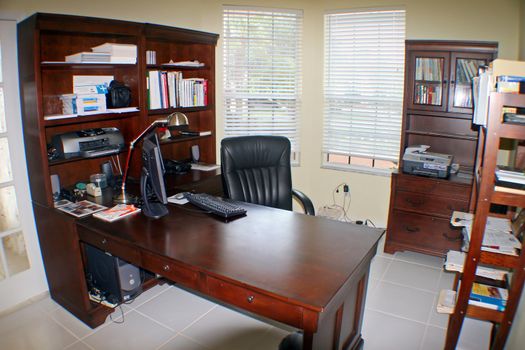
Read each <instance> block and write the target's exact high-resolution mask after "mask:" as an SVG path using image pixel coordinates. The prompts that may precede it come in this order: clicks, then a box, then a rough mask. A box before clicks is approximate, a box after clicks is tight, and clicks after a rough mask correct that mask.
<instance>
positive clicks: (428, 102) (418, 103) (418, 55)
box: [407, 51, 450, 111]
mask: <svg viewBox="0 0 525 350" xmlns="http://www.w3.org/2000/svg"><path fill="white" fill-rule="evenodd" d="M449 57H450V56H449V55H448V54H447V53H442V52H428V51H427V52H421V51H419V52H417V51H416V52H412V53H411V57H410V62H411V66H410V67H407V68H408V69H409V77H410V79H409V81H408V83H409V85H410V89H409V90H408V92H409V95H410V96H408V101H409V104H408V108H409V109H416V110H430V111H445V110H446V108H447V87H448V82H447V81H448V75H449V71H448V66H449V62H448V61H449Z"/></svg>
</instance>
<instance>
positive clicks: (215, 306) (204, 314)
mask: <svg viewBox="0 0 525 350" xmlns="http://www.w3.org/2000/svg"><path fill="white" fill-rule="evenodd" d="M215 308H217V305H213V307H212V308H211V309H209V310H208V311H206V312H205V313H203V314H202V315H201V316H200V317H197V318H196V319H195V320H194V321H193V322H191V323H190V324H189V325H187V326H186V327H184V328H183V329H181V330H180V331H179V333H181V334H182V332H184V331H185V330H187V329H188V328H190V327H191V326H193V325H194V324H195V323H196V322H198V321H199V320H201V319H202V318H203V317H204V316H206V315H207V314H209V313H210V312H212V311H213V310H215ZM188 338H189V337H188ZM190 339H192V338H190ZM192 340H194V339H192Z"/></svg>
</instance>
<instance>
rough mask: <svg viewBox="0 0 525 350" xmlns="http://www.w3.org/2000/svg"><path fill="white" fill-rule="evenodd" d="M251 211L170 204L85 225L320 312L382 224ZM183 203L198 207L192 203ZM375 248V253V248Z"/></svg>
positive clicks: (372, 245) (249, 207)
mask: <svg viewBox="0 0 525 350" xmlns="http://www.w3.org/2000/svg"><path fill="white" fill-rule="evenodd" d="M245 206H246V208H247V210H248V213H247V216H245V217H241V218H238V219H236V220H234V221H231V222H227V223H226V222H223V221H222V220H221V219H219V218H217V217H214V216H211V215H210V214H204V213H196V212H193V211H188V210H185V209H183V208H180V207H179V206H176V205H169V206H168V207H169V210H170V214H169V215H167V216H165V217H163V218H161V219H158V220H153V219H149V218H147V217H145V216H143V215H141V214H139V215H135V216H133V217H128V218H125V219H123V220H120V221H117V222H114V223H111V224H108V223H106V222H103V221H100V220H97V219H95V218H92V217H90V218H86V219H82V220H79V221H78V225H79V226H80V227H84V228H86V229H88V230H90V231H95V232H97V233H100V234H101V235H103V236H107V237H110V238H111V239H112V240H115V241H116V242H120V243H123V244H127V245H128V246H131V247H136V248H137V249H140V250H141V251H148V252H151V253H152V254H154V255H155V256H160V257H165V258H167V259H170V260H173V261H176V262H179V263H182V264H184V265H188V266H191V267H192V268H194V269H196V270H197V271H198V272H202V273H205V274H206V275H208V276H214V277H218V278H221V279H222V280H226V281H228V280H230V281H234V282H236V283H240V284H241V285H242V286H246V287H249V288H251V289H253V290H256V291H261V292H263V293H265V294H267V295H268V294H269V295H272V296H274V297H276V298H279V299H281V300H285V301H287V302H288V303H293V304H296V305H299V306H303V307H306V308H308V309H310V310H313V311H315V312H321V311H323V309H325V308H326V307H327V305H328V304H329V303H330V301H331V300H332V299H333V298H334V296H335V294H337V292H338V291H339V290H340V289H341V288H342V287H343V286H344V285H345V284H347V283H348V282H349V280H350V279H352V276H353V273H354V272H355V271H357V270H359V269H361V268H362V266H360V264H362V262H363V261H365V260H367V259H365V258H367V257H368V261H367V263H368V262H369V258H370V254H371V251H372V250H373V249H375V246H376V244H377V241H378V239H379V238H380V236H381V234H382V232H383V230H381V229H374V228H369V227H366V226H360V225H353V224H348V223H341V222H337V221H333V220H329V219H325V218H321V217H312V216H306V215H303V214H299V213H294V212H289V211H284V210H279V209H273V208H268V207H262V206H258V205H252V204H245ZM185 207H188V208H191V209H193V210H195V208H194V207H193V206H191V205H186V206H185ZM372 254H373V253H372Z"/></svg>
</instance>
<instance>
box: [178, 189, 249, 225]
mask: <svg viewBox="0 0 525 350" xmlns="http://www.w3.org/2000/svg"><path fill="white" fill-rule="evenodd" d="M184 198H186V199H187V200H188V202H190V203H191V204H193V205H195V206H197V207H199V208H201V209H204V210H207V211H209V212H211V213H213V214H215V215H218V216H221V217H223V218H227V219H229V218H232V217H235V216H239V215H244V214H246V209H244V208H243V207H240V206H238V205H236V204H233V203H230V202H226V201H224V200H222V199H221V198H219V197H215V196H212V195H209V194H207V193H189V192H186V193H184Z"/></svg>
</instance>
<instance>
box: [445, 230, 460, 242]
mask: <svg viewBox="0 0 525 350" xmlns="http://www.w3.org/2000/svg"><path fill="white" fill-rule="evenodd" d="M443 237H445V239H446V240H447V241H453V242H457V241H461V239H462V235H461V234H460V235H458V236H456V237H453V236H449V235H448V233H446V232H443Z"/></svg>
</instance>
